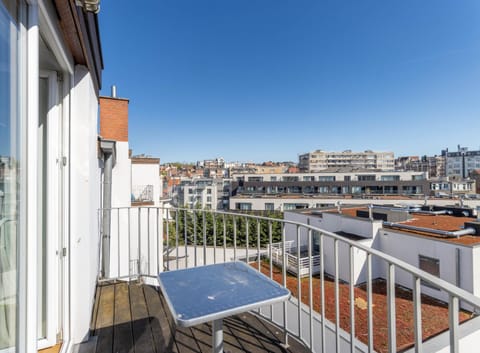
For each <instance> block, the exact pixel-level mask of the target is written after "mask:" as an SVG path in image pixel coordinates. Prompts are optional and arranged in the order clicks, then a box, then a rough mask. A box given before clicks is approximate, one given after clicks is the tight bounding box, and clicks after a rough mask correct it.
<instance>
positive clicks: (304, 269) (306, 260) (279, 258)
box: [269, 240, 320, 277]
mask: <svg viewBox="0 0 480 353" xmlns="http://www.w3.org/2000/svg"><path fill="white" fill-rule="evenodd" d="M293 245H294V241H293V240H287V241H285V251H286V255H285V256H286V259H287V261H286V265H287V271H288V272H290V273H292V274H294V275H297V276H298V275H299V276H300V277H305V276H308V275H309V273H310V271H311V272H312V274H313V275H316V274H318V273H319V272H320V255H312V256H311V263H312V266H311V267H310V257H309V256H308V254H306V255H304V254H303V252H302V251H301V253H300V257H298V255H297V253H296V250H297V249H296V248H294V247H293ZM269 247H270V248H271V257H270V260H271V261H272V262H273V263H274V264H275V265H277V266H282V265H283V244H282V243H273V244H271V245H270V246H269ZM300 249H302V248H300Z"/></svg>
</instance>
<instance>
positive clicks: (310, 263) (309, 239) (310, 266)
mask: <svg viewBox="0 0 480 353" xmlns="http://www.w3.org/2000/svg"><path fill="white" fill-rule="evenodd" d="M307 242H308V308H309V324H310V325H309V333H310V335H309V337H310V340H309V348H310V350H312V351H313V278H312V277H313V274H312V273H313V259H312V246H313V244H312V230H311V229H309V230H308V237H307Z"/></svg>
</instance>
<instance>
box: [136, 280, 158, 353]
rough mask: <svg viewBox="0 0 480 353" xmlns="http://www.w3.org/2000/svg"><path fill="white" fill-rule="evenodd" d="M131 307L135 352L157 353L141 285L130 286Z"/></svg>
mask: <svg viewBox="0 0 480 353" xmlns="http://www.w3.org/2000/svg"><path fill="white" fill-rule="evenodd" d="M130 305H131V312H132V331H133V340H134V347H135V352H142V353H155V347H154V346H155V344H154V341H153V336H152V329H151V326H150V318H149V316H148V310H147V303H146V302H145V296H144V294H143V288H142V285H141V284H131V285H130Z"/></svg>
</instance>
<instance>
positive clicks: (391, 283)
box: [387, 263, 397, 353]
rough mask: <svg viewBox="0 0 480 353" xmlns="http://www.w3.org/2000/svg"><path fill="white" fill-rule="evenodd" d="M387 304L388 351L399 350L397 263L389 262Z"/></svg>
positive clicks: (391, 352)
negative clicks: (396, 300) (396, 303)
mask: <svg viewBox="0 0 480 353" xmlns="http://www.w3.org/2000/svg"><path fill="white" fill-rule="evenodd" d="M387 270H388V271H387V306H388V308H387V309H388V310H387V311H388V351H389V352H390V353H393V352H396V351H397V327H396V310H395V265H394V264H392V263H388V269H387Z"/></svg>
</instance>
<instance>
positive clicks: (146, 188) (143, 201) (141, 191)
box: [131, 185, 155, 206]
mask: <svg viewBox="0 0 480 353" xmlns="http://www.w3.org/2000/svg"><path fill="white" fill-rule="evenodd" d="M131 202H132V206H153V205H154V203H155V200H154V199H153V185H133V186H132V197H131Z"/></svg>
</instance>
